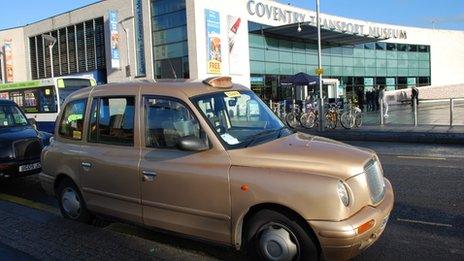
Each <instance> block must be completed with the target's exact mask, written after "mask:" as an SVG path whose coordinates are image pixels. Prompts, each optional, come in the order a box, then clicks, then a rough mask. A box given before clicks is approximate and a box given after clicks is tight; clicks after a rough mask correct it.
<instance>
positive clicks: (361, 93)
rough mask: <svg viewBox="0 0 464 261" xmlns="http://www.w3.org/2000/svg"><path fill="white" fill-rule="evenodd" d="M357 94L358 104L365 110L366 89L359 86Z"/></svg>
mask: <svg viewBox="0 0 464 261" xmlns="http://www.w3.org/2000/svg"><path fill="white" fill-rule="evenodd" d="M356 95H357V96H358V106H359V108H360V109H361V111H364V90H363V88H362V87H359V88H358V90H357V92H356Z"/></svg>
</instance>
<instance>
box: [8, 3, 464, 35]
mask: <svg viewBox="0 0 464 261" xmlns="http://www.w3.org/2000/svg"><path fill="white" fill-rule="evenodd" d="M4 1H5V2H6V1H7V0H0V3H2V12H1V14H0V30H1V29H5V28H10V27H16V26H20V25H25V24H28V23H32V22H35V21H38V20H41V19H44V18H47V17H50V16H52V15H55V14H59V13H62V12H66V11H69V10H72V9H74V8H78V7H81V6H84V5H87V4H90V3H94V2H96V0H14V1H8V4H5V3H3V2H4ZM127 1H131V0H127ZM200 1H201V0H200ZM217 1H234V0H217ZM320 1H321V12H322V13H327V14H332V15H338V16H343V17H347V18H358V19H362V20H367V21H374V22H382V23H389V24H398V25H409V26H418V27H426V28H432V21H435V28H438V29H454V30H464V0H439V1H436V0H380V1H379V0H377V1H376V0H320ZM279 2H282V3H290V4H291V5H294V6H299V7H303V8H307V9H313V10H314V9H315V0H279Z"/></svg>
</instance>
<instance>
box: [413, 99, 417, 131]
mask: <svg viewBox="0 0 464 261" xmlns="http://www.w3.org/2000/svg"><path fill="white" fill-rule="evenodd" d="M412 102H413V107H414V126H416V127H417V99H413V100H412Z"/></svg>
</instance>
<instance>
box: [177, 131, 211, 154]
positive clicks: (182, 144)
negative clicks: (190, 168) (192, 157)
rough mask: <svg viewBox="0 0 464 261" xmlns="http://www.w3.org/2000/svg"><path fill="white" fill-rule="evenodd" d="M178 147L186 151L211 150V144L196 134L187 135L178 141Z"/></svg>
mask: <svg viewBox="0 0 464 261" xmlns="http://www.w3.org/2000/svg"><path fill="white" fill-rule="evenodd" d="M177 148H178V149H180V150H184V151H197V152H198V151H205V150H209V145H208V144H207V142H206V141H205V139H200V138H198V137H196V136H194V135H189V136H185V137H182V138H180V139H179V141H178V142H177Z"/></svg>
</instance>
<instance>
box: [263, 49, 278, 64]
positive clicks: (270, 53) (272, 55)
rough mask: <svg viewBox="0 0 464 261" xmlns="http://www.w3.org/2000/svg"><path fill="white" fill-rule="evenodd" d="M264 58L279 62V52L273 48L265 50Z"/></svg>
mask: <svg viewBox="0 0 464 261" xmlns="http://www.w3.org/2000/svg"><path fill="white" fill-rule="evenodd" d="M265 59H266V61H269V62H279V52H278V51H274V50H266V53H265Z"/></svg>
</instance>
